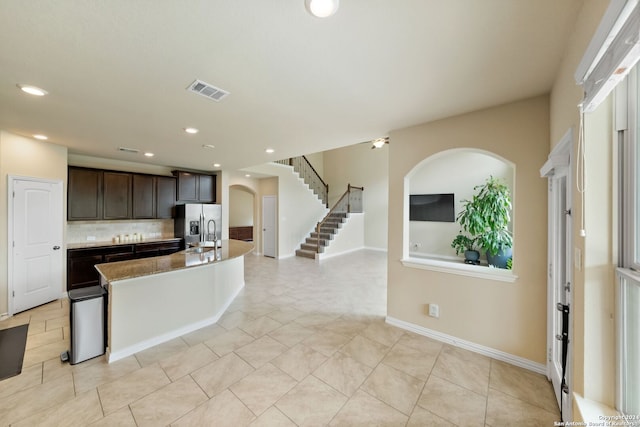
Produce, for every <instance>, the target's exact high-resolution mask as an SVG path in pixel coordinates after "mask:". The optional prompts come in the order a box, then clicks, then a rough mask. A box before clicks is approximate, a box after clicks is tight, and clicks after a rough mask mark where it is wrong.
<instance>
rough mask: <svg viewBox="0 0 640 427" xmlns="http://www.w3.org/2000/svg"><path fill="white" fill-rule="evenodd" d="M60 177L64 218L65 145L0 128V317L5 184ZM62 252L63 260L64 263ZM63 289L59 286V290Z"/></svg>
mask: <svg viewBox="0 0 640 427" xmlns="http://www.w3.org/2000/svg"><path fill="white" fill-rule="evenodd" d="M9 175H16V176H27V177H35V178H42V179H50V180H60V181H62V182H63V187H64V191H63V194H64V203H63V206H64V217H65V218H66V216H67V214H66V211H67V209H66V206H67V202H66V200H67V197H66V194H67V190H66V189H67V148H66V147H62V146H60V145H54V144H50V143H47V142H41V141H36V140H34V139H30V138H24V137H21V136H18V135H14V134H11V133H8V132H5V131H0V177H1V178H2V183H1V184H0V272H2V273H1V275H0V316H1V315H3V314H6V313H7V311H8V300H7V298H8V294H7V291H8V282H7V280H8V276H7V267H8V266H7V257H8V252H7V250H8V248H7V226H8V224H7V208H8V206H7V185H8V176H9ZM66 260H67V257H66V254H65V255H64V257H63V261H64V262H65V264H66ZM62 271H63V276H64V277H63V279H62V283H66V268H64V267H63V268H62ZM62 291H63V290H62V289H61V292H62Z"/></svg>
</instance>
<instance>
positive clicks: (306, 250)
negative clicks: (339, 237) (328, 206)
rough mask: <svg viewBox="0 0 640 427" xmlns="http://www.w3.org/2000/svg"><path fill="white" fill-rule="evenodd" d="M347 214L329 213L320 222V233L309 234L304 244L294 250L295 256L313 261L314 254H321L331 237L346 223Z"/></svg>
mask: <svg viewBox="0 0 640 427" xmlns="http://www.w3.org/2000/svg"><path fill="white" fill-rule="evenodd" d="M348 218H349V214H348V213H346V212H329V213H328V214H327V216H325V217H324V219H323V220H322V221H321V222H320V224H322V225H321V227H320V231H319V232H318V230H317V229H316V231H313V232H311V234H310V235H309V237H307V238H306V240H305V242H304V243H303V244H301V245H300V249H298V250H296V255H297V256H300V257H305V258H311V259H315V258H316V254H319V253H323V252H324V248H325V247H327V246H329V243H330V242H331V240H333V237H334V236H335V235H336V234H338V231H339V230H340V228H342V224H344V223H345V222H347V219H348Z"/></svg>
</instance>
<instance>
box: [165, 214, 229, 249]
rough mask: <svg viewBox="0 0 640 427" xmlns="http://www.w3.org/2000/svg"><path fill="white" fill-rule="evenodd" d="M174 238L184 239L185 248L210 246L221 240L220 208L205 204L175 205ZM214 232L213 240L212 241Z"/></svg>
mask: <svg viewBox="0 0 640 427" xmlns="http://www.w3.org/2000/svg"><path fill="white" fill-rule="evenodd" d="M174 229H175V236H176V237H182V238H184V243H185V246H189V245H196V244H212V243H213V241H214V240H215V241H218V242H220V240H222V206H221V205H215V204H207V203H186V204H184V205H176V218H175V220H174ZM214 232H215V239H214V237H213V236H214Z"/></svg>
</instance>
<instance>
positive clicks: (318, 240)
mask: <svg viewBox="0 0 640 427" xmlns="http://www.w3.org/2000/svg"><path fill="white" fill-rule="evenodd" d="M351 189H355V190H361V191H364V187H356V186H353V185H351V184H347V191H345V192H344V194H343V195H342V196H341V197H340V199H338V201H337V202H336V203H335V204H334V205H333V207H332V208H331V210H330V211H329V213H327V215H325V217H324V218H323V219H322V221H320V222H319V223H318V225H317V226H316V233H317V234H318V236H317V238H316V253H320V228H321V227H322V225H323V224H324V223H325V222H326V221H327V220H328V219H329V217H330V216H331V214H332V213H334V211H335V210H336V209H337V208H338V206H340V202H342V200H344V198H345V197H349V195H350V194H351ZM350 212H351V205H350V203H347V213H350Z"/></svg>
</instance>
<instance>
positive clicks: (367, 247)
mask: <svg viewBox="0 0 640 427" xmlns="http://www.w3.org/2000/svg"><path fill="white" fill-rule="evenodd" d="M364 249H366V250H368V251H376V252H384V253H387V252H389V250H388V249H387V248H376V247H373V246H365V247H364Z"/></svg>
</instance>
